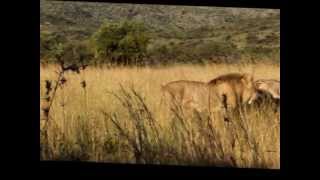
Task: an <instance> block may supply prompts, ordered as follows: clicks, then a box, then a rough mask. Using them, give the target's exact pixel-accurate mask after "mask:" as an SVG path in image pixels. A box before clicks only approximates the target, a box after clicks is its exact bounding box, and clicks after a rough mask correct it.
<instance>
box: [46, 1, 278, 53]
mask: <svg viewBox="0 0 320 180" xmlns="http://www.w3.org/2000/svg"><path fill="white" fill-rule="evenodd" d="M128 19H129V20H136V21H140V22H143V23H144V24H145V25H146V26H147V27H148V30H149V31H150V33H152V34H153V37H154V38H153V42H154V43H156V45H157V46H158V45H159V44H160V45H163V44H165V45H166V44H169V43H174V44H179V45H180V47H181V48H182V49H183V48H186V49H188V48H190V47H191V48H192V47H195V46H197V45H199V44H205V43H210V42H216V43H220V42H221V43H226V42H227V43H228V42H230V43H232V44H234V45H235V47H236V48H238V49H239V50H245V49H246V48H248V47H255V48H256V47H259V48H269V50H270V49H271V50H272V51H273V50H276V51H277V52H278V51H279V47H280V11H279V10H271V9H247V8H222V7H192V6H165V5H138V4H114V3H113V4H111V3H87V2H59V1H47V0H41V1H40V28H41V31H42V32H51V33H52V32H56V33H61V34H63V35H65V36H67V37H68V38H70V39H77V40H82V39H86V38H88V37H89V36H90V35H92V34H93V33H94V32H95V31H96V30H97V29H98V28H99V27H100V26H101V24H102V23H103V22H104V21H113V22H118V21H120V20H128Z"/></svg>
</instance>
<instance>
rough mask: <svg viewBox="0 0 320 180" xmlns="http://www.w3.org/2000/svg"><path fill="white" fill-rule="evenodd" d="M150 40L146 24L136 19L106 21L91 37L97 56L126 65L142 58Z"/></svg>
mask: <svg viewBox="0 0 320 180" xmlns="http://www.w3.org/2000/svg"><path fill="white" fill-rule="evenodd" d="M149 40H150V37H149V36H148V35H147V31H146V28H145V26H144V25H143V24H141V23H138V22H135V21H123V22H120V23H111V22H106V23H105V24H103V25H102V26H101V27H100V29H99V30H98V31H97V32H96V33H94V34H93V36H92V38H91V42H92V45H93V49H94V51H95V57H97V58H100V59H103V60H108V61H109V62H110V63H116V64H126V65H129V64H133V63H135V64H138V63H139V61H140V60H142V58H143V57H144V56H145V54H146V48H147V45H148V43H149Z"/></svg>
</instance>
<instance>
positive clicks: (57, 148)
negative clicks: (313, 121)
mask: <svg viewBox="0 0 320 180" xmlns="http://www.w3.org/2000/svg"><path fill="white" fill-rule="evenodd" d="M57 68H58V67H57V66H54V65H52V66H41V76H40V77H41V78H40V79H41V82H40V93H41V94H40V96H44V92H45V87H44V81H45V80H55V79H56V77H57V74H56V72H55V71H56V70H57ZM230 72H247V73H251V74H253V75H254V77H255V78H256V79H260V78H274V79H280V67H279V66H278V65H267V64H247V65H224V64H219V65H206V66H200V65H199V66H195V65H192V66H191V65H190V66H189V65H177V66H172V67H165V68H151V67H145V68H133V67H117V68H103V67H102V68H98V67H88V68H87V69H85V70H84V71H82V72H81V73H80V74H76V73H73V72H66V74H65V78H66V80H67V82H66V83H65V85H64V86H63V88H60V89H58V91H57V94H56V97H55V99H54V100H53V104H52V109H51V111H50V119H49V120H48V122H49V126H48V130H47V132H48V139H47V140H45V139H44V138H43V135H42V134H40V138H41V150H40V158H41V159H42V160H81V161H96V162H119V163H146V164H150V163H151V164H177V165H213V166H232V167H252V168H272V169H278V168H280V123H279V121H280V119H279V114H278V113H276V112H274V111H273V110H272V108H270V107H269V106H268V105H265V106H263V107H261V108H260V109H257V108H247V109H246V110H245V118H242V117H240V116H238V115H233V116H232V117H233V118H232V120H231V123H226V122H223V121H222V120H216V121H214V122H213V121H210V117H209V116H207V115H205V114H197V113H195V115H194V116H193V117H185V116H184V115H183V113H181V112H179V110H178V109H177V111H176V112H174V113H173V114H174V115H173V116H167V114H168V113H167V111H166V110H165V108H163V107H161V106H160V99H161V92H160V85H161V84H164V83H167V82H169V81H174V80H181V79H185V80H196V81H209V80H211V79H213V78H215V77H217V76H219V75H221V74H225V73H230ZM82 81H85V82H86V85H87V86H86V87H85V88H82V87H81V82H82ZM212 122H213V123H212ZM41 123H44V122H43V121H41ZM41 125H42V124H41ZM41 128H42V126H41ZM42 129H43V128H42Z"/></svg>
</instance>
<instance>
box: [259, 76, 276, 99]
mask: <svg viewBox="0 0 320 180" xmlns="http://www.w3.org/2000/svg"><path fill="white" fill-rule="evenodd" d="M254 84H255V87H256V89H257V90H259V91H264V92H266V93H269V94H271V95H272V97H273V98H274V99H280V81H278V80H274V79H260V80H257V81H255V83H254Z"/></svg>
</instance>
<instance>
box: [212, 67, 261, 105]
mask: <svg viewBox="0 0 320 180" xmlns="http://www.w3.org/2000/svg"><path fill="white" fill-rule="evenodd" d="M208 86H209V88H210V99H211V101H213V102H212V103H211V102H210V105H213V107H210V109H213V111H215V109H216V108H220V107H221V106H224V107H225V108H226V109H235V108H237V107H238V106H240V105H242V104H246V103H249V104H250V103H251V102H252V101H253V100H254V99H255V98H256V96H257V92H256V89H255V86H254V80H253V76H252V75H250V74H240V73H230V74H226V75H222V76H219V77H217V78H215V79H213V80H211V81H209V83H208ZM219 106H220V107H219Z"/></svg>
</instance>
